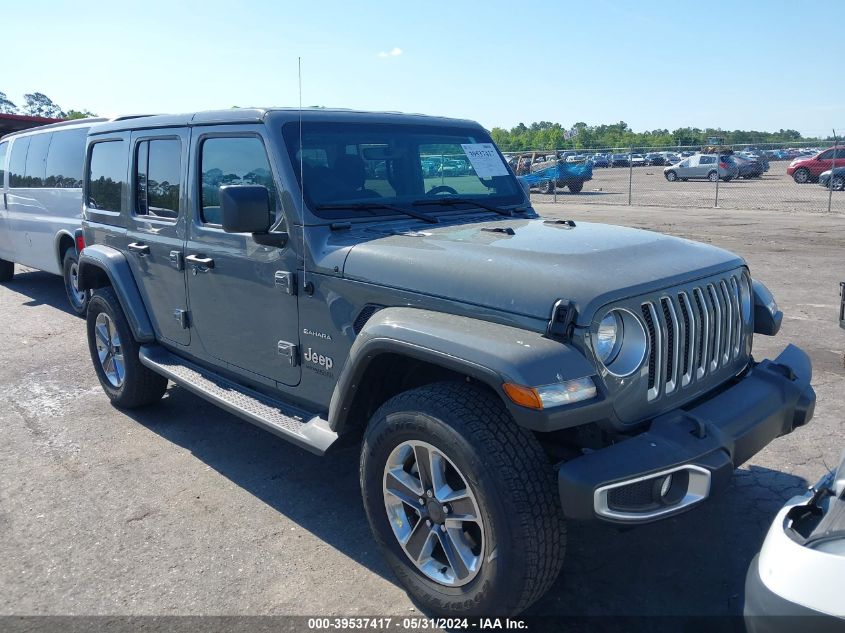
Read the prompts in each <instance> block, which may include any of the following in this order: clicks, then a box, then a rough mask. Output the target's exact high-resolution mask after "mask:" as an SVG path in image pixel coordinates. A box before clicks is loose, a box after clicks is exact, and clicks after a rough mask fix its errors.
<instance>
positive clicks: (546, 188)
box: [540, 180, 557, 195]
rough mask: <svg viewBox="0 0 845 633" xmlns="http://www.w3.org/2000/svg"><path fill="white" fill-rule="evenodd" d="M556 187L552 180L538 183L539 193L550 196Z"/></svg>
mask: <svg viewBox="0 0 845 633" xmlns="http://www.w3.org/2000/svg"><path fill="white" fill-rule="evenodd" d="M556 186H557V183H555V181H554V180H548V181H546V182H541V183H540V192H541V193H545V194H549V195H552V194H554V192H555V187H556Z"/></svg>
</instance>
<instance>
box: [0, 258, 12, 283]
mask: <svg viewBox="0 0 845 633" xmlns="http://www.w3.org/2000/svg"><path fill="white" fill-rule="evenodd" d="M14 276H15V262H7V261H6V260H5V259H0V281H12V279H13V278H14Z"/></svg>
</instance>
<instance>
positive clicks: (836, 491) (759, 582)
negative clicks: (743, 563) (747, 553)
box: [743, 453, 845, 633]
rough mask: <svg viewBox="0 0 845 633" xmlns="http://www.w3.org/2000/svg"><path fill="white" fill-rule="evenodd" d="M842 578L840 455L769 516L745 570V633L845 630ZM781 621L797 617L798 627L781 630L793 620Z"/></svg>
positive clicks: (844, 470)
mask: <svg viewBox="0 0 845 633" xmlns="http://www.w3.org/2000/svg"><path fill="white" fill-rule="evenodd" d="M843 578H845V453H843V455H842V460H841V461H840V463H839V468H838V469H837V470H836V471H835V472H830V473H828V474H827V475H826V476H824V477H823V478H822V479H821V481H819V482H818V483H817V484H816V485H815V486H813V487H812V488H810V489H809V490H808V491H807V492H806V493H805V494H803V495H800V496H797V497H793V498H792V499H790V500H789V501H788V502H787V503H786V505H785V506H784V507H783V508H782V509H781V511H780V512H778V514H777V516H775V519H774V521H773V522H772V526H771V528H770V529H769V532H768V534H767V535H766V539H765V541H764V542H763V547H762V549H761V550H760V553H759V554H757V556H755V557H754V559H753V560H752V561H751V565H750V566H749V568H748V575H747V576H746V580H745V605H744V608H743V611H744V613H745V624H746V629H747V630H748V632H749V633H769V632H775V631H785V630H789V631H798V630H801V629H803V630H807V631H814V632H815V633H824V632H827V631H845V602H843V600H842V579H843ZM778 616H780V617H778ZM783 616H792V618H796V617H797V616H802V617H801V626H798V627H794V628H793V627H791V626H786V627H784V625H785V623H786V622H792V623H793V624H795V623H796V622H797V621H798V620H796V619H790V618H783ZM807 616H809V617H807ZM805 626H806V628H804V627H805Z"/></svg>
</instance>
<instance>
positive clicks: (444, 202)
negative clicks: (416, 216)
mask: <svg viewBox="0 0 845 633" xmlns="http://www.w3.org/2000/svg"><path fill="white" fill-rule="evenodd" d="M413 204H415V205H420V206H422V205H426V204H435V205H438V206H444V207H449V206H452V205H455V204H472V205H475V206H476V207H478V208H479V209H484V210H485V211H492V212H493V213H498V214H499V215H509V216H513V213H514V211H517V212H519V213H522V212H524V211H525V208H524V207H523V208H520V209H503V208H502V207H496V206H493V205H492V204H487V203H486V202H481V201H480V200H475V199H474V198H461V197H455V196H449V197H444V198H432V199H430V200H416V201H414V202H413Z"/></svg>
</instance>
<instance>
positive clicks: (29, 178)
mask: <svg viewBox="0 0 845 633" xmlns="http://www.w3.org/2000/svg"><path fill="white" fill-rule="evenodd" d="M52 138H53V135H52V134H34V135H32V136H30V137H29V139H30V140H29V151H28V152H27V153H26V178H25V180H26V185H24V186H25V187H43V186H44V176H45V175H46V171H47V150H49V149H50V141H51V140H52Z"/></svg>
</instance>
